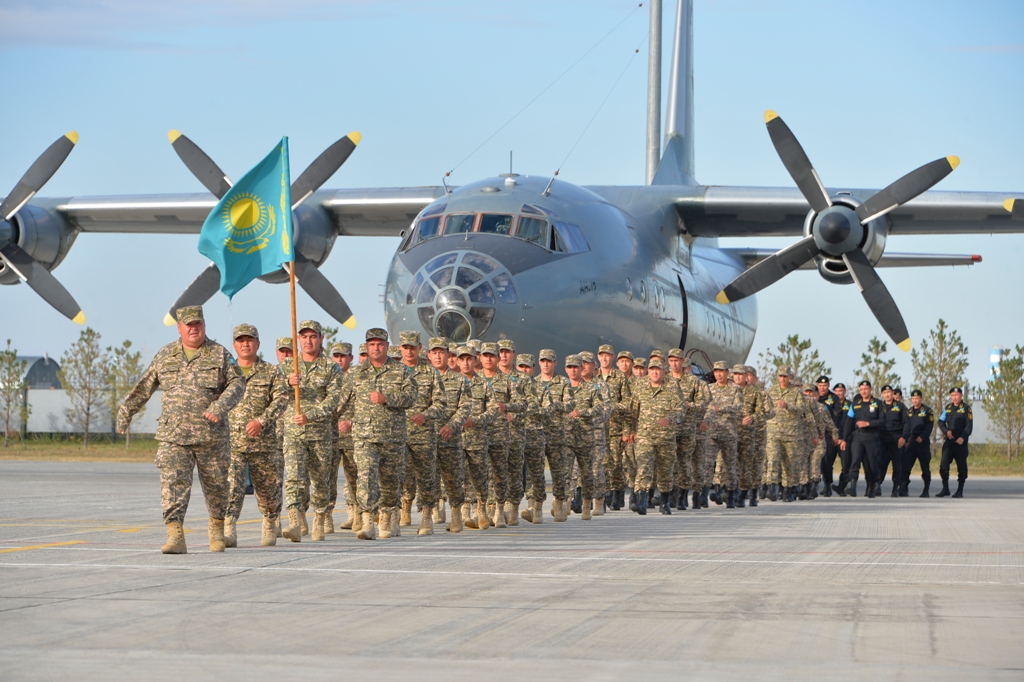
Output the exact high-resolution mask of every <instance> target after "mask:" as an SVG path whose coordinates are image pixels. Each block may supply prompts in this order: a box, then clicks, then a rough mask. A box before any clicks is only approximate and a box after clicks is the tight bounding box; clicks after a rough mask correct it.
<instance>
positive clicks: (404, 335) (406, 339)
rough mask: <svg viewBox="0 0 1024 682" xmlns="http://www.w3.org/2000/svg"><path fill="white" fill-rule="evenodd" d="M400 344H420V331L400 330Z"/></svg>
mask: <svg viewBox="0 0 1024 682" xmlns="http://www.w3.org/2000/svg"><path fill="white" fill-rule="evenodd" d="M398 344H399V345H400V346H418V345H420V333H419V332H414V331H404V332H398Z"/></svg>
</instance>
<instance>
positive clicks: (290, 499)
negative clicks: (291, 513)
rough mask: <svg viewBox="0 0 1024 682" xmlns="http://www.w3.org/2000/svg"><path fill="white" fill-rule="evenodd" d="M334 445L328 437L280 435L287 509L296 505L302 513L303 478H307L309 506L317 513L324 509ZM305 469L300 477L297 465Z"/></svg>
mask: <svg viewBox="0 0 1024 682" xmlns="http://www.w3.org/2000/svg"><path fill="white" fill-rule="evenodd" d="M334 455H335V447H334V441H333V440H330V439H323V440H319V439H314V440H305V439H303V438H288V437H285V439H284V469H285V482H284V493H285V505H286V506H287V507H288V509H291V508H292V507H297V508H298V509H300V510H302V512H303V513H305V509H304V508H303V506H302V505H303V501H304V500H303V498H304V497H305V481H306V480H308V481H309V493H308V498H307V499H308V500H309V507H307V508H310V507H311V508H312V509H313V511H314V512H316V513H318V514H323V513H324V512H326V511H327V505H328V503H329V502H330V499H331V480H330V479H331V473H332V472H333V471H334V469H332V468H331V467H332V465H333V463H334ZM300 465H301V466H302V468H303V469H305V473H306V477H305V480H303V479H302V478H300V472H301V469H300V468H299V466H300Z"/></svg>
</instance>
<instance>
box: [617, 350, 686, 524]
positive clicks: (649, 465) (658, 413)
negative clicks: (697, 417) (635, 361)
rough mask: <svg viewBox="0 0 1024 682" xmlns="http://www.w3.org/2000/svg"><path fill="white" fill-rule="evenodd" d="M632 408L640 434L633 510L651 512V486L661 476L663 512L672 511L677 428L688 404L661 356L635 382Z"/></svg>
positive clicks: (633, 417) (651, 362) (637, 438)
mask: <svg viewBox="0 0 1024 682" xmlns="http://www.w3.org/2000/svg"><path fill="white" fill-rule="evenodd" d="M630 411H631V413H632V420H631V422H632V423H634V424H636V432H635V433H634V434H633V435H635V437H636V461H637V474H636V483H635V485H636V487H635V490H634V495H635V496H636V505H635V509H633V511H635V512H637V513H639V514H641V515H646V514H647V502H648V500H647V495H648V489H649V488H650V487H651V486H653V485H654V479H655V475H657V479H658V481H660V484H661V486H662V487H661V493H662V494H661V513H662V514H671V513H672V511H671V509H670V508H669V496H670V495H671V492H672V491H671V487H672V485H673V475H672V472H673V470H674V469H675V464H676V430H677V429H678V428H679V424H680V423H681V422H682V420H683V416H684V414H685V412H686V407H685V405H684V403H683V395H682V393H681V392H680V391H679V384H678V383H677V382H676V381H673V380H671V379H668V380H666V378H665V373H664V370H663V368H662V362H661V358H653V359H652V360H651V361H650V364H649V365H648V376H647V377H646V378H645V379H642V380H640V381H637V382H636V383H635V384H634V385H633V387H632V395H631V398H630ZM631 508H632V507H631Z"/></svg>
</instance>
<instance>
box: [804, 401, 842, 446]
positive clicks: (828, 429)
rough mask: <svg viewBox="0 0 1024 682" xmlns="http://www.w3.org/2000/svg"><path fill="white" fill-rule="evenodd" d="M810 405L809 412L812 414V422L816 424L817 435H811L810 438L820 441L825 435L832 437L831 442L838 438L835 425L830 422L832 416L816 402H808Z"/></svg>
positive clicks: (837, 430)
mask: <svg viewBox="0 0 1024 682" xmlns="http://www.w3.org/2000/svg"><path fill="white" fill-rule="evenodd" d="M807 402H808V403H810V405H811V412H812V413H813V414H814V421H815V422H817V424H818V430H817V435H815V434H814V433H812V434H811V436H812V437H814V438H818V439H822V438H824V437H825V434H826V433H827V434H829V435H830V436H832V440H836V439H837V438H839V429H837V428H836V424H835V422H834V421H832V416H831V415H830V414H829V413H828V410H827V409H825V406H824V405H823V404H821V403H819V402H818V401H817V400H808V401H807Z"/></svg>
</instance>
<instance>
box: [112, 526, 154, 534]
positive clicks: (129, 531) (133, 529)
mask: <svg viewBox="0 0 1024 682" xmlns="http://www.w3.org/2000/svg"><path fill="white" fill-rule="evenodd" d="M147 528H149V526H135V527H134V528H122V529H121V530H119V531H117V532H118V533H138V532H139V531H140V530H146V529H147Z"/></svg>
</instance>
